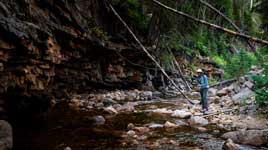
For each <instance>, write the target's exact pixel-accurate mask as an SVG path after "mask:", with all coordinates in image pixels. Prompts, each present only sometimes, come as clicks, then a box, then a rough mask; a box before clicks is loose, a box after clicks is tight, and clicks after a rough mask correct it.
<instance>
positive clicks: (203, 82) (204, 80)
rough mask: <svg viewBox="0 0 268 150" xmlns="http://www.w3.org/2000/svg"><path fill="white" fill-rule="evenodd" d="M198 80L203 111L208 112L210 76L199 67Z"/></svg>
mask: <svg viewBox="0 0 268 150" xmlns="http://www.w3.org/2000/svg"><path fill="white" fill-rule="evenodd" d="M196 72H197V75H198V77H197V82H198V88H199V89H200V95H201V102H200V103H201V104H202V112H203V113H206V112H207V111H208V99H207V95H208V94H207V93H208V88H209V85H208V77H207V76H206V75H205V74H204V73H203V71H202V69H197V71H196Z"/></svg>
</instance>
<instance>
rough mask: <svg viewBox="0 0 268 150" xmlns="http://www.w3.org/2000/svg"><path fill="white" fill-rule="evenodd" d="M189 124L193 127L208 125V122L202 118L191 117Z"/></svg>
mask: <svg viewBox="0 0 268 150" xmlns="http://www.w3.org/2000/svg"><path fill="white" fill-rule="evenodd" d="M188 122H189V124H190V126H192V127H196V126H206V125H208V120H207V119H205V118H203V117H200V116H194V117H191V118H190V119H189V120H188Z"/></svg>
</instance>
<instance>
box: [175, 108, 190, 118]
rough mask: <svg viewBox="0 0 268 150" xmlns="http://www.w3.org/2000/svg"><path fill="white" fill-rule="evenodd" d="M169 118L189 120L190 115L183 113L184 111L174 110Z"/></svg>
mask: <svg viewBox="0 0 268 150" xmlns="http://www.w3.org/2000/svg"><path fill="white" fill-rule="evenodd" d="M171 116H172V117H178V118H181V119H185V118H190V117H191V116H192V113H191V112H187V111H184V110H175V111H174V112H173V113H172V115H171Z"/></svg>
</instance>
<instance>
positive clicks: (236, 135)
mask: <svg viewBox="0 0 268 150" xmlns="http://www.w3.org/2000/svg"><path fill="white" fill-rule="evenodd" d="M267 133H268V131H265V130H240V131H232V132H227V133H225V134H223V135H222V138H223V139H232V140H233V141H234V142H235V143H240V144H245V145H253V146H260V145H263V144H267V142H268V137H267Z"/></svg>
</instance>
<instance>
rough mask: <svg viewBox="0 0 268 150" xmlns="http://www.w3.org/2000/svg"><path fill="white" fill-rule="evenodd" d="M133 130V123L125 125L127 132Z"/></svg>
mask: <svg viewBox="0 0 268 150" xmlns="http://www.w3.org/2000/svg"><path fill="white" fill-rule="evenodd" d="M134 128H135V125H134V124H133V123H129V124H128V125H127V129H128V130H133V129H134Z"/></svg>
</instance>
